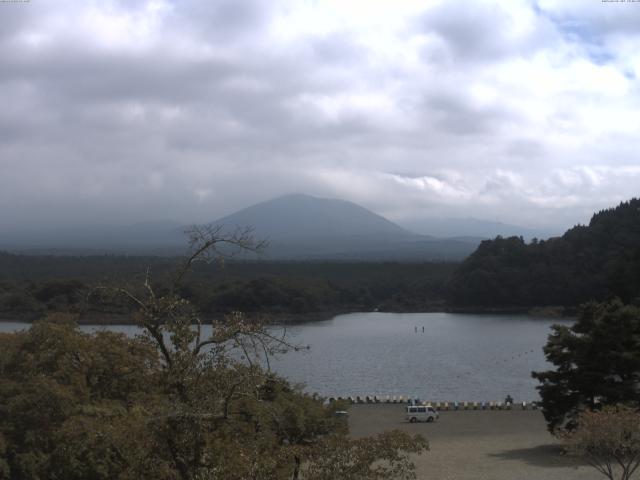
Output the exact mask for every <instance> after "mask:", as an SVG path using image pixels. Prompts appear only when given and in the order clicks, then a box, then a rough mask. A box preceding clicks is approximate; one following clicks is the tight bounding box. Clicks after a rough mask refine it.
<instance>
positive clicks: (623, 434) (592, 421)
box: [562, 405, 640, 480]
mask: <svg viewBox="0 0 640 480" xmlns="http://www.w3.org/2000/svg"><path fill="white" fill-rule="evenodd" d="M577 424H578V427H577V428H576V429H575V430H574V431H572V432H569V433H566V434H564V435H562V438H563V440H564V441H565V443H566V445H567V446H568V447H569V450H570V451H572V452H574V453H577V454H579V455H581V456H583V457H584V458H586V460H587V461H588V462H589V464H590V465H591V466H593V467H594V468H595V469H596V470H598V471H599V472H600V473H602V474H603V475H604V476H605V477H607V478H608V479H609V480H615V479H616V478H619V479H620V480H629V479H630V478H631V477H632V475H633V474H634V473H635V472H636V470H637V469H638V466H639V465H640V413H639V412H638V411H637V410H635V409H632V408H629V407H626V406H623V405H618V406H606V407H604V408H603V409H602V410H597V411H591V410H587V411H584V412H582V413H581V414H580V415H579V416H578V420H577Z"/></svg>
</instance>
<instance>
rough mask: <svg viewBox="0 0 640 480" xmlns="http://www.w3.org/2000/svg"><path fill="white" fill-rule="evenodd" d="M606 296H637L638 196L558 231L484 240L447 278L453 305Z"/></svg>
mask: <svg viewBox="0 0 640 480" xmlns="http://www.w3.org/2000/svg"><path fill="white" fill-rule="evenodd" d="M610 297H619V298H621V299H622V300H623V301H625V302H637V301H638V300H639V299H640V199H632V200H630V201H628V202H623V203H621V204H620V205H618V206H617V207H615V208H611V209H607V210H602V211H600V212H598V213H596V214H594V215H593V217H592V218H591V221H590V222H589V225H587V226H582V225H581V226H576V227H573V228H572V229H570V230H568V231H567V232H566V233H565V234H564V235H563V236H562V237H556V238H550V239H548V240H546V241H545V240H535V239H534V240H532V241H531V242H530V243H528V244H527V243H525V241H524V240H523V239H522V238H521V237H510V238H502V237H497V238H496V239H495V240H487V241H484V242H482V243H481V244H480V246H479V247H478V249H477V250H476V251H475V252H474V253H473V254H472V255H471V256H469V257H468V258H467V259H466V260H465V261H464V262H462V264H461V265H460V267H459V268H458V269H457V270H456V272H455V273H454V275H453V278H452V279H451V282H450V284H449V301H450V303H451V304H454V305H458V306H475V307H488V306H519V307H530V306H544V305H559V306H576V305H579V304H581V303H583V302H586V301H589V300H604V299H606V298H610Z"/></svg>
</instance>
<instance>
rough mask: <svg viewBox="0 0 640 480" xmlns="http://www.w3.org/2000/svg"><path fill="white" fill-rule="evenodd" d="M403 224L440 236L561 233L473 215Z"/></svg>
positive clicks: (418, 230)
mask: <svg viewBox="0 0 640 480" xmlns="http://www.w3.org/2000/svg"><path fill="white" fill-rule="evenodd" d="M401 225H402V226H403V227H405V228H407V229H409V230H411V231H414V232H416V233H420V234H426V235H431V236H434V237H439V238H450V237H476V238H484V239H488V238H495V237H497V236H498V235H501V236H503V237H511V236H516V237H520V236H521V237H524V238H525V240H530V239H532V238H534V237H535V238H539V239H540V238H549V237H552V236H555V235H557V233H559V232H551V231H548V230H538V229H533V228H527V227H522V226H518V225H509V224H507V223H502V222H495V221H491V220H482V219H478V218H471V217H468V218H424V219H419V220H415V219H414V220H407V221H404V222H401Z"/></svg>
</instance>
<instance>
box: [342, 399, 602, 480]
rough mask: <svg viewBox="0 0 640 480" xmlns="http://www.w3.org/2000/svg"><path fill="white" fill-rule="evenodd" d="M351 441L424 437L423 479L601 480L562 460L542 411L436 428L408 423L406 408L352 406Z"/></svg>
mask: <svg viewBox="0 0 640 480" xmlns="http://www.w3.org/2000/svg"><path fill="white" fill-rule="evenodd" d="M349 426H350V429H351V434H352V435H353V436H356V437H358V436H365V435H371V434H375V433H377V432H381V431H384V430H392V429H394V428H398V429H401V430H404V431H406V432H410V433H421V434H422V435H424V436H425V437H426V438H427V440H429V444H430V449H431V450H430V451H429V452H427V453H425V454H424V455H421V456H419V457H416V459H415V461H416V466H417V472H418V478H419V479H437V480H467V479H468V480H485V479H486V480H546V479H549V480H556V479H557V480H578V479H580V480H592V479H593V480H598V479H600V480H601V479H602V478H603V477H602V476H601V474H599V473H598V472H596V471H595V470H594V469H593V468H592V467H590V466H588V465H585V464H583V463H581V462H578V461H577V460H576V459H572V458H568V457H567V456H564V455H562V453H561V450H560V448H559V445H558V442H557V440H556V439H555V438H554V437H553V436H551V435H550V434H549V433H548V432H547V431H546V428H545V422H544V418H543V417H542V414H541V413H540V411H522V410H510V411H509V410H508V411H474V410H471V411H449V412H441V413H440V419H439V421H438V422H436V423H417V424H415V423H408V422H406V421H405V420H404V406H403V405H385V404H379V405H353V406H352V407H351V409H350V412H349Z"/></svg>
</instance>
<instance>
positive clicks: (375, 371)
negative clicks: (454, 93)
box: [0, 313, 571, 401]
mask: <svg viewBox="0 0 640 480" xmlns="http://www.w3.org/2000/svg"><path fill="white" fill-rule="evenodd" d="M553 323H564V324H570V323H571V322H570V321H562V320H549V319H543V318H535V317H530V316H513V315H500V316H498V315H463V314H448V313H411V314H398V313H353V314H348V315H339V316H337V317H335V318H333V319H332V320H327V321H322V322H313V323H308V324H304V325H299V326H295V327H288V328H287V332H288V334H289V337H290V339H291V341H293V342H294V343H297V344H303V345H309V347H310V348H309V350H303V351H300V352H290V353H287V354H286V355H282V356H279V357H277V358H276V359H274V360H272V362H271V367H272V368H273V369H274V370H276V371H277V372H279V373H280V374H282V375H283V376H285V377H287V378H288V379H290V380H291V381H292V382H294V383H302V384H305V385H306V387H305V388H306V390H307V391H309V392H318V393H320V394H321V395H324V396H349V395H353V396H356V395H360V396H365V395H405V396H414V397H416V396H417V397H419V398H421V399H427V400H433V401H444V400H446V401H491V400H503V399H504V397H505V395H507V394H510V395H511V396H512V397H513V398H514V399H515V400H516V401H518V400H527V401H530V400H536V399H538V398H539V396H538V393H537V391H536V389H535V386H536V384H537V382H536V381H535V380H533V379H532V378H531V371H532V370H544V369H547V368H549V365H548V364H547V363H546V361H545V359H544V355H543V353H542V347H543V345H544V344H545V342H546V339H547V335H548V334H549V332H550V329H549V327H550V326H551V325H552V324H553ZM22 328H25V324H22V323H0V331H14V330H19V329H22ZM101 328H106V327H99V326H84V327H83V329H84V330H87V331H93V330H96V329H101ZM108 328H109V329H111V330H117V331H122V332H125V333H127V334H134V333H135V332H136V327H133V326H125V325H118V326H113V327H108ZM423 328H424V333H423Z"/></svg>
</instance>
